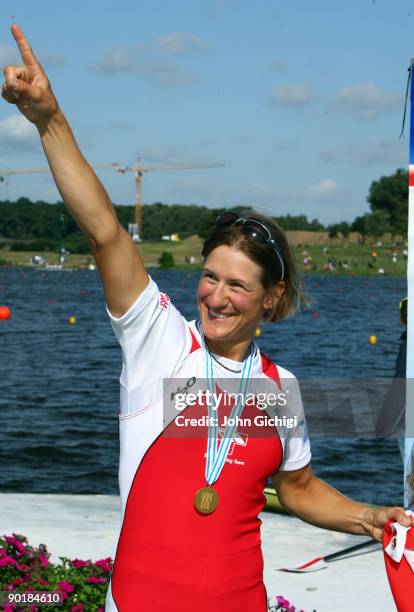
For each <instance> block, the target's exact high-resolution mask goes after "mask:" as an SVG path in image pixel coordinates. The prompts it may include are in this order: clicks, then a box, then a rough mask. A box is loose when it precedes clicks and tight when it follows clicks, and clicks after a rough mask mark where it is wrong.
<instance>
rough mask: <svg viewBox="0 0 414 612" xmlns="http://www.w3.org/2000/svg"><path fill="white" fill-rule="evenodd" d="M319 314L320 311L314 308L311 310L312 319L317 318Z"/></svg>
mask: <svg viewBox="0 0 414 612" xmlns="http://www.w3.org/2000/svg"><path fill="white" fill-rule="evenodd" d="M319 314H320V313H319V312H318V311H317V310H314V311H313V312H312V319H317V318H318V317H319Z"/></svg>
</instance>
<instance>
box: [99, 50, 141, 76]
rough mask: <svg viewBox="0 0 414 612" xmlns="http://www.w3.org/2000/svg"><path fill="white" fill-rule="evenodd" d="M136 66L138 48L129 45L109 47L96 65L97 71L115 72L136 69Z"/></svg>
mask: <svg viewBox="0 0 414 612" xmlns="http://www.w3.org/2000/svg"><path fill="white" fill-rule="evenodd" d="M137 67H138V50H137V49H131V48H129V47H113V48H112V49H109V51H107V52H106V53H105V55H104V57H103V58H102V60H101V61H100V62H99V64H98V66H97V67H96V68H97V70H98V71H99V72H105V73H111V72H114V73H117V72H128V71H130V70H136V69H137Z"/></svg>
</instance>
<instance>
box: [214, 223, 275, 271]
mask: <svg viewBox="0 0 414 612" xmlns="http://www.w3.org/2000/svg"><path fill="white" fill-rule="evenodd" d="M233 225H241V231H242V233H243V235H244V236H246V238H248V239H249V240H253V242H258V243H259V244H270V246H271V247H272V249H273V251H274V252H275V254H276V256H277V258H278V260H279V263H280V266H281V268H282V275H281V280H283V278H284V276H285V265H284V263H283V258H282V255H281V254H280V253H279V250H278V248H277V246H276V240H275V239H274V238H272V234H271V232H270V230H269V228H268V227H267V226H266V225H265V224H264V223H262V221H258V220H257V219H252V218H250V217H239V215H237V214H236V213H233V212H227V213H224V214H223V215H220V216H219V217H217V219H216V227H223V228H224V227H232V226H233Z"/></svg>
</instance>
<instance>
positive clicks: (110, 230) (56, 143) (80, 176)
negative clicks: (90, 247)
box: [36, 109, 118, 246]
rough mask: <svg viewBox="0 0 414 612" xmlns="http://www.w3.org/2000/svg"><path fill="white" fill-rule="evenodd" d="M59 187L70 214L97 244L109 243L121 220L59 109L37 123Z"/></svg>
mask: <svg viewBox="0 0 414 612" xmlns="http://www.w3.org/2000/svg"><path fill="white" fill-rule="evenodd" d="M36 127H37V129H38V131H39V135H40V138H41V142H42V146H43V149H44V151H45V154H46V157H47V160H48V162H49V166H50V169H51V171H52V174H53V178H54V180H55V183H56V186H57V188H58V190H59V193H60V194H61V196H62V199H63V201H64V202H65V205H66V206H67V208H68V209H69V211H70V213H71V215H72V216H73V217H74V219H75V221H76V222H77V223H78V225H79V226H80V228H81V229H82V230H83V231H84V232H85V234H86V235H87V237H88V238H89V239H90V240H91V242H92V243H94V244H96V245H98V246H99V245H100V244H105V243H106V242H109V241H110V240H111V239H112V238H113V236H114V235H115V233H116V231H117V229H118V219H117V216H116V213H115V211H114V208H113V206H112V204H111V201H110V199H109V196H108V194H107V192H106V190H105V189H104V187H103V185H102V183H101V182H100V180H99V179H98V177H97V176H96V174H95V173H94V171H93V170H92V168H91V167H90V165H89V164H88V162H87V161H86V159H85V158H84V157H83V155H82V153H81V151H80V149H79V147H78V145H77V143H76V140H75V137H74V135H73V133H72V130H71V128H70V126H69V124H68V122H67V120H66V118H65V116H64V114H63V113H62V111H61V110H60V109H57V110H56V113H54V114H53V116H52V117H50V118H48V119H47V120H44V121H40V122H37V123H36Z"/></svg>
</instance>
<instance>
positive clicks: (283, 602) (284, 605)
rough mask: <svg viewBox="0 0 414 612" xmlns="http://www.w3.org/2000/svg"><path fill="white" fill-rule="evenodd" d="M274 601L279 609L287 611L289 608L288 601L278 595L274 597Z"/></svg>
mask: <svg viewBox="0 0 414 612" xmlns="http://www.w3.org/2000/svg"><path fill="white" fill-rule="evenodd" d="M276 601H277V604H278V606H279V608H285V609H288V608H289V606H290V601H288V600H287V599H285V598H284V597H282V595H278V596H277V597H276Z"/></svg>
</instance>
